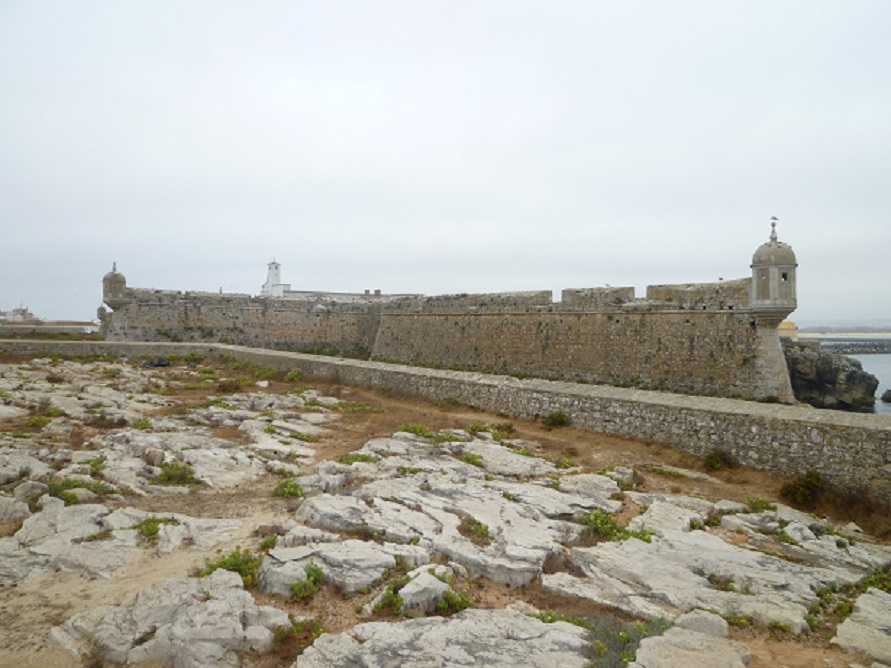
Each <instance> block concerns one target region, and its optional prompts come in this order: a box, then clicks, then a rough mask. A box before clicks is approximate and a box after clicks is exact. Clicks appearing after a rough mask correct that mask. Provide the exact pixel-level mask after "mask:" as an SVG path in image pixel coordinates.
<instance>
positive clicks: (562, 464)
mask: <svg viewBox="0 0 891 668" xmlns="http://www.w3.org/2000/svg"><path fill="white" fill-rule="evenodd" d="M554 466H556V467H557V468H558V469H571V468H572V467H573V466H575V462H573V461H572V460H571V459H567V458H566V457H562V458H561V459H558V460H557V462H556V463H555V464H554Z"/></svg>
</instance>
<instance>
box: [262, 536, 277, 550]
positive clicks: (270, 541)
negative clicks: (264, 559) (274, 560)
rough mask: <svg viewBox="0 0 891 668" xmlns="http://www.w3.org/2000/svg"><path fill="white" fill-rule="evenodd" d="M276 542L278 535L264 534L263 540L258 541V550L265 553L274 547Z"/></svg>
mask: <svg viewBox="0 0 891 668" xmlns="http://www.w3.org/2000/svg"><path fill="white" fill-rule="evenodd" d="M276 543H278V536H277V535H275V534H272V535H271V536H266V538H264V539H263V540H261V541H260V552H263V553H266V552H269V550H273V549H275V544H276Z"/></svg>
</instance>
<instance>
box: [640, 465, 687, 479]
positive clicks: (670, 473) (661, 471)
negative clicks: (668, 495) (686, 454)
mask: <svg viewBox="0 0 891 668" xmlns="http://www.w3.org/2000/svg"><path fill="white" fill-rule="evenodd" d="M647 470H648V471H649V472H650V473H655V474H657V475H661V476H665V477H666V478H689V477H690V476H688V475H687V474H686V473H682V472H681V471H675V470H674V469H667V468H664V467H662V466H650V467H649V468H648V469H647Z"/></svg>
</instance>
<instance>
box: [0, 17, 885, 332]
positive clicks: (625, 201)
mask: <svg viewBox="0 0 891 668" xmlns="http://www.w3.org/2000/svg"><path fill="white" fill-rule="evenodd" d="M889 34H891V2H888V1H887V0H876V1H874V2H867V1H858V0H837V1H835V2H820V1H818V0H801V1H798V2H794V1H784V2H776V1H775V0H771V1H769V2H759V1H754V0H746V1H745V2H729V1H728V2H715V1H714V0H708V1H702V2H680V1H677V0H675V1H673V2H662V1H659V2H657V1H655V0H653V1H649V2H645V1H640V2H598V1H592V0H579V1H577V2H574V1H566V2H561V1H544V0H543V1H542V2H518V1H516V0H509V1H508V0H504V1H491V2H486V1H484V0H482V1H481V0H472V1H467V2H464V1H460V0H448V1H444V2H433V1H418V0H400V1H396V0H394V1H379V0H375V1H374V2H369V1H367V0H362V1H355V2H342V1H338V0H325V1H324V2H323V1H317V2H298V1H291V0H289V1H282V2H275V1H265V2H246V1H245V2H225V1H221V0H213V1H208V2H197V1H188V0H176V1H170V2H164V1H160V0H152V1H151V2H117V1H106V2H82V1H78V2H72V1H70V0H64V1H59V2H41V1H39V0H24V1H16V0H3V1H2V2H0V231H2V239H0V310H9V309H11V308H13V307H15V306H18V305H19V303H20V302H23V303H24V304H25V305H27V306H29V307H30V308H31V310H32V311H34V312H35V313H36V314H37V315H39V316H41V317H44V318H50V319H56V318H58V319H62V318H64V319H86V320H88V319H91V318H94V317H95V310H96V307H97V306H99V304H100V302H101V278H102V276H103V274H105V272H107V271H108V270H109V269H110V268H111V265H112V262H113V261H116V262H117V263H118V268H119V270H120V271H122V272H123V273H124V274H125V276H126V277H127V281H128V285H130V286H131V287H145V288H149V287H153V288H164V289H179V290H208V291H218V290H219V289H220V288H222V289H223V290H224V291H227V292H249V293H254V294H256V293H258V292H259V290H260V286H261V285H262V283H263V281H264V280H265V277H266V265H267V263H268V262H269V261H270V260H272V259H273V258H275V259H277V260H278V261H279V262H281V263H282V273H283V277H282V278H283V280H284V281H285V282H289V283H291V284H292V286H293V288H294V289H305V290H332V291H361V290H363V289H366V288H370V289H374V288H380V289H382V290H383V291H384V292H423V293H428V294H443V293H458V292H493V291H515V290H536V289H548V290H558V291H559V290H560V289H562V288H568V287H574V288H577V287H594V286H600V285H606V284H610V285H613V286H617V285H634V286H635V287H636V288H637V291H638V295H639V296H642V295H643V290H644V286H646V285H648V284H652V283H670V282H700V281H713V280H717V279H718V278H719V277H724V278H738V277H743V276H747V275H749V273H750V269H749V263H750V261H751V256H752V253H753V252H754V250H755V249H756V248H757V246H758V245H759V244H761V243H762V242H764V241H766V240H767V238H768V235H769V232H770V227H769V220H770V217H771V216H777V217H779V218H780V226H779V228H778V231H779V236H780V239H781V240H783V241H786V242H788V243H790V244H791V245H792V247H793V248H794V250H795V252H796V254H797V256H798V261H799V265H800V267H799V290H798V303H799V309H798V311H797V313H796V314H794V315H793V319H795V320H798V321H800V322H808V321H824V320H834V319H848V320H878V321H886V322H891V297H889V273H888V265H889V260H891V39H889ZM558 294H559V293H558Z"/></svg>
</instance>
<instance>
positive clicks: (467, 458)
mask: <svg viewBox="0 0 891 668" xmlns="http://www.w3.org/2000/svg"><path fill="white" fill-rule="evenodd" d="M461 461H462V462H464V463H465V464H470V465H471V466H478V467H480V468H482V466H483V458H482V457H481V456H479V455H476V454H474V453H472V452H468V453H467V454H466V455H464V456H463V457H461Z"/></svg>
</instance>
